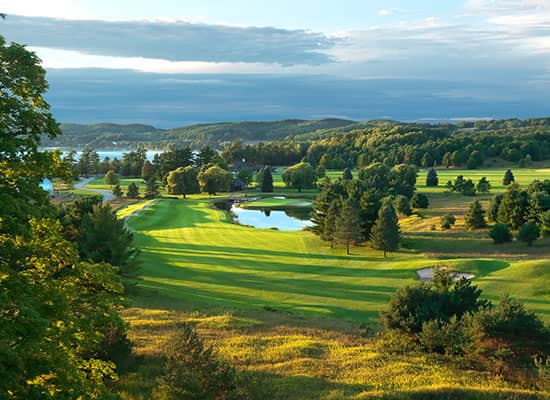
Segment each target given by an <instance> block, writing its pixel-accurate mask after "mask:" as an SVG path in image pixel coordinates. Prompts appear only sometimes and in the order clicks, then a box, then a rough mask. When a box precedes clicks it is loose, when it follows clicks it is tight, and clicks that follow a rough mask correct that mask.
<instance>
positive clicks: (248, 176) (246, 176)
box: [237, 168, 254, 187]
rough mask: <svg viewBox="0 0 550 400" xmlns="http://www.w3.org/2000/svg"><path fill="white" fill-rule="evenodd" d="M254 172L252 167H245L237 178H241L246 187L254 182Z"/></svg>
mask: <svg viewBox="0 0 550 400" xmlns="http://www.w3.org/2000/svg"><path fill="white" fill-rule="evenodd" d="M253 175H254V174H253V172H252V170H251V169H250V168H243V169H241V170H240V171H239V173H238V174H237V178H238V179H240V180H241V181H242V182H243V183H244V185H245V187H246V186H248V185H250V184H251V183H252V177H253Z"/></svg>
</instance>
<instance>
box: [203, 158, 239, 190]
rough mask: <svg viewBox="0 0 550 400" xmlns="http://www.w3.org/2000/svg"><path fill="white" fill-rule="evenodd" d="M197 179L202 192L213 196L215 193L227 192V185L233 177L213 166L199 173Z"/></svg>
mask: <svg viewBox="0 0 550 400" xmlns="http://www.w3.org/2000/svg"><path fill="white" fill-rule="evenodd" d="M197 178H198V180H199V185H200V189H201V191H202V192H207V193H208V194H209V195H215V194H216V193H217V192H227V191H229V185H230V183H231V180H232V179H233V176H232V175H231V173H230V172H227V171H226V170H225V169H223V168H221V167H219V166H217V165H215V166H213V167H210V168H207V169H206V170H204V171H201V172H199V174H198V176H197Z"/></svg>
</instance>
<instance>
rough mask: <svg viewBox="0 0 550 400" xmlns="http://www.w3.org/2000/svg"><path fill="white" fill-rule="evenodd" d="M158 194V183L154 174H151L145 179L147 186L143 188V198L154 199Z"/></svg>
mask: <svg viewBox="0 0 550 400" xmlns="http://www.w3.org/2000/svg"><path fill="white" fill-rule="evenodd" d="M158 195H159V185H158V183H157V179H156V178H155V177H154V176H151V177H150V178H149V179H148V180H147V186H146V188H145V198H146V199H154V198H155V197H157V196H158Z"/></svg>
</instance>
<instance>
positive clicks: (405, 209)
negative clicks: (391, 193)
mask: <svg viewBox="0 0 550 400" xmlns="http://www.w3.org/2000/svg"><path fill="white" fill-rule="evenodd" d="M393 204H394V207H395V209H396V210H397V212H398V213H399V214H403V215H411V214H412V209H411V204H410V202H409V199H408V198H406V197H405V196H403V195H397V196H395V200H394V201H393Z"/></svg>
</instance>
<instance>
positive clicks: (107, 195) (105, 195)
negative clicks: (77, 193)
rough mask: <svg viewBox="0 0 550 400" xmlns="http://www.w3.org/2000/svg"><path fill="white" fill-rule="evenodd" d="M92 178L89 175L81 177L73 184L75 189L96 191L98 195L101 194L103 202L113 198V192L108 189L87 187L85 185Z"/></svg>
mask: <svg viewBox="0 0 550 400" xmlns="http://www.w3.org/2000/svg"><path fill="white" fill-rule="evenodd" d="M93 179H94V178H93V177H91V178H84V179H82V180H81V181H79V182H78V183H77V184H76V185H74V187H75V189H81V190H89V191H90V192H96V193H98V194H100V195H102V196H103V202H104V203H107V202H109V201H111V200H114V198H115V195H114V194H113V193H111V192H110V191H108V190H103V189H92V188H88V187H85V186H86V185H87V184H88V183H90V182H91V181H92V180H93Z"/></svg>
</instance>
